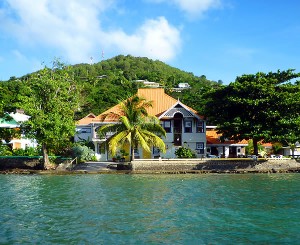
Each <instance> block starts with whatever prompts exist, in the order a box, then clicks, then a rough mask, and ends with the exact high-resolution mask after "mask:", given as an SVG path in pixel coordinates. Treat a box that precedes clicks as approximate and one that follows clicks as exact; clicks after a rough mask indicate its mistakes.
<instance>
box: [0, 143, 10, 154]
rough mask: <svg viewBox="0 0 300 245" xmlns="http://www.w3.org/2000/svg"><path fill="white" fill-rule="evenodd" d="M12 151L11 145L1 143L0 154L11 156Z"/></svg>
mask: <svg viewBox="0 0 300 245" xmlns="http://www.w3.org/2000/svg"><path fill="white" fill-rule="evenodd" d="M11 155H12V152H11V149H10V148H9V146H7V145H2V144H0V156H11Z"/></svg>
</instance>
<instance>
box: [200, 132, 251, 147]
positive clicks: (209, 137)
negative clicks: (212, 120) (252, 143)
mask: <svg viewBox="0 0 300 245" xmlns="http://www.w3.org/2000/svg"><path fill="white" fill-rule="evenodd" d="M221 136H222V134H218V133H217V131H216V130H207V131H206V143H207V145H232V144H241V145H248V141H247V140H241V141H235V140H225V141H224V142H221V141H220V137H221Z"/></svg>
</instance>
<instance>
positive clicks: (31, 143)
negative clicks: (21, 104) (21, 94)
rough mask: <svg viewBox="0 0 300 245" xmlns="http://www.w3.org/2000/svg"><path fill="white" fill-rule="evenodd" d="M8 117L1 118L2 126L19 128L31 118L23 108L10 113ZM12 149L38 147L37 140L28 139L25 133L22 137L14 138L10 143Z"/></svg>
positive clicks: (0, 124) (0, 126)
mask: <svg viewBox="0 0 300 245" xmlns="http://www.w3.org/2000/svg"><path fill="white" fill-rule="evenodd" d="M8 116H9V117H8V118H7V117H4V118H1V119H0V128H14V129H15V130H19V127H20V125H21V124H22V123H23V122H25V121H27V120H29V118H30V116H28V115H25V114H24V112H23V111H22V110H17V111H16V112H12V113H9V114H8ZM8 144H9V145H11V147H12V149H20V148H22V149H25V148H26V147H37V142H36V140H33V139H27V138H26V137H25V136H24V135H23V134H21V137H20V138H14V139H12V140H11V141H10V142H9V143H8Z"/></svg>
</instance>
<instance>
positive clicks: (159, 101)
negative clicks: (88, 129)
mask: <svg viewBox="0 0 300 245" xmlns="http://www.w3.org/2000/svg"><path fill="white" fill-rule="evenodd" d="M137 95H138V96H140V97H143V98H144V99H146V100H147V101H152V103H153V106H152V107H149V108H147V112H148V114H149V115H151V116H157V117H158V116H160V115H161V114H162V113H164V112H165V111H167V110H168V109H170V108H171V107H172V106H174V105H175V104H176V103H177V102H178V100H176V99H174V98H173V97H171V96H169V95H167V94H166V93H165V91H164V89H163V88H140V89H139V90H138V92H137ZM186 107H187V108H188V109H189V110H191V111H192V112H193V113H195V114H197V112H196V111H195V110H193V109H192V108H190V107H188V106H186ZM111 112H113V113H116V114H120V112H121V110H120V104H117V105H115V106H113V107H111V108H110V109H108V110H106V111H104V112H103V113H101V114H100V115H98V116H97V117H95V118H90V119H88V118H87V119H85V118H83V119H81V120H79V121H78V122H77V125H82V123H84V124H86V123H87V122H89V123H93V122H103V121H104V122H113V121H117V120H118V117H117V116H113V115H112V114H110V115H109V116H106V115H107V114H109V113H111ZM105 116H106V117H105Z"/></svg>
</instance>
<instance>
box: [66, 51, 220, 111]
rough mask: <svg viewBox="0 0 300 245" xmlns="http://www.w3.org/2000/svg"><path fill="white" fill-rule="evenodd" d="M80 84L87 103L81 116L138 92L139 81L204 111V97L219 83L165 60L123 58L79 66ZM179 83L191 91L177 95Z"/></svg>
mask: <svg viewBox="0 0 300 245" xmlns="http://www.w3.org/2000/svg"><path fill="white" fill-rule="evenodd" d="M72 69H73V70H74V74H75V77H76V79H77V80H78V82H79V83H82V84H83V85H84V88H85V96H84V98H85V101H84V103H83V104H84V106H83V107H82V112H81V113H80V116H84V115H85V114H87V113H88V112H93V113H95V114H99V113H101V112H103V111H104V110H106V109H107V108H109V107H111V106H113V105H115V104H116V103H118V102H119V101H120V100H122V99H124V98H127V97H129V96H131V95H132V94H134V93H135V92H136V91H137V88H138V86H141V85H140V84H138V83H136V82H134V81H135V80H148V81H151V82H157V83H159V84H160V86H163V87H165V89H166V92H167V93H168V94H170V95H172V96H173V97H175V98H180V99H181V100H182V102H183V103H186V104H187V105H189V106H191V107H193V108H195V109H196V110H200V111H201V107H202V104H201V102H202V96H201V95H202V94H203V92H204V91H206V90H207V89H210V88H211V87H214V86H217V85H218V83H217V82H214V81H209V80H207V79H206V77H205V76H204V75H203V76H200V77H197V76H195V75H194V74H193V73H190V72H185V71H182V70H180V69H177V68H174V67H171V66H169V65H167V64H165V63H163V62H161V61H158V60H155V61H154V60H151V59H148V58H145V57H133V56H130V55H127V56H123V55H119V56H116V57H114V58H111V59H108V60H103V61H101V62H99V63H96V64H92V65H90V64H78V65H74V66H73V67H72ZM179 83H189V85H190V86H191V89H188V90H185V91H183V92H180V93H179V92H174V91H173V90H172V88H174V87H178V84H179Z"/></svg>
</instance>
